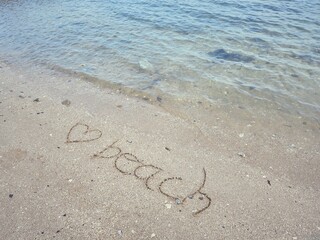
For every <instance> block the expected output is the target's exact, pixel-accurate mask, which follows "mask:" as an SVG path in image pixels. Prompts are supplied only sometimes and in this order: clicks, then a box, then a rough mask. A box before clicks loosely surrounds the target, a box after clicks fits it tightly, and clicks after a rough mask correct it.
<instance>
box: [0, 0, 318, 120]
mask: <svg viewBox="0 0 320 240" xmlns="http://www.w3.org/2000/svg"><path fill="white" fill-rule="evenodd" d="M319 16H320V2H319V1H318V0H310V1H300V0H290V1H285V0H277V1H275V0H270V1H262V0H242V1H235V0H227V1H222V0H218V1H213V0H204V1H199V0H190V1H173V0H165V1H145V0H140V1H139V0H127V1H124V0H122V1H121V0H120V1H119V0H118V1H103V0H96V1H93V0H82V1H74V0H68V1H62V0H57V1H47V0H37V1H31V0H12V1H10V0H0V57H1V58H3V59H7V60H9V61H12V62H14V63H18V64H34V65H39V66H44V67H52V66H57V67H58V68H60V69H61V68H62V69H65V70H67V71H70V72H73V71H76V72H82V73H85V74H88V75H89V76H93V77H96V78H99V79H101V80H103V81H108V82H112V83H120V84H123V85H125V86H128V87H131V88H133V89H136V90H141V91H145V92H148V93H150V94H153V95H155V96H157V95H161V96H164V95H166V94H167V95H171V96H174V97H175V98H177V99H192V100H196V101H200V100H201V101H209V102H218V103H222V102H223V103H224V104H235V103H239V104H247V105H248V106H249V105H250V104H252V103H251V102H250V99H259V101H260V100H261V102H265V103H268V102H272V103H276V104H277V106H278V107H280V108H282V109H284V110H286V111H289V112H294V113H296V112H297V113H299V114H302V115H307V116H311V117H314V118H317V119H320V47H319V46H320V45H319V42H320V17H319ZM229 92H232V93H233V94H229ZM221 99H222V100H221ZM244 99H246V100H244ZM248 99H249V100H248ZM242 100H243V103H241V102H242Z"/></svg>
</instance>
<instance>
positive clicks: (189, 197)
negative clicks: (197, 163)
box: [159, 168, 211, 215]
mask: <svg viewBox="0 0 320 240" xmlns="http://www.w3.org/2000/svg"><path fill="white" fill-rule="evenodd" d="M202 170H203V175H204V177H203V181H202V184H201V185H200V187H199V188H198V189H197V190H196V191H195V192H193V193H191V194H188V195H187V196H186V197H184V198H181V197H179V196H172V195H170V194H168V193H166V192H165V191H164V190H163V189H162V186H163V185H164V184H165V183H166V182H168V181H173V180H178V181H182V178H181V177H171V178H166V179H164V180H163V181H162V182H161V183H160V184H159V191H160V192H161V193H162V194H163V195H165V196H167V197H168V198H171V199H173V200H176V201H177V200H179V202H181V203H182V204H183V203H185V202H186V201H187V200H188V199H192V198H193V197H194V196H195V195H196V194H197V193H199V194H201V195H202V196H204V197H205V198H206V199H207V201H208V203H207V205H206V206H205V207H204V208H202V209H200V210H198V211H196V212H194V213H193V215H198V214H199V213H201V212H203V211H204V210H206V209H208V208H209V207H210V205H211V198H210V197H209V196H208V195H207V194H206V193H204V192H201V189H202V188H203V187H204V185H205V183H206V180H207V173H206V170H205V168H203V169H202Z"/></svg>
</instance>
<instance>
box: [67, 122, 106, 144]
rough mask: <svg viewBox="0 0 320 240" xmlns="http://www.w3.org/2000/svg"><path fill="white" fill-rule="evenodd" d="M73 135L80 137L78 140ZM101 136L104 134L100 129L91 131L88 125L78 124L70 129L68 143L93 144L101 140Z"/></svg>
mask: <svg viewBox="0 0 320 240" xmlns="http://www.w3.org/2000/svg"><path fill="white" fill-rule="evenodd" d="M77 133H78V134H77ZM73 135H78V138H77V136H73ZM79 135H80V136H79ZM101 136H102V132H101V131H100V130H99V129H90V127H89V125H87V124H82V123H77V124H76V125H74V126H73V127H72V128H70V130H69V132H68V135H67V141H66V143H80V142H91V141H94V140H97V139H99V138H101Z"/></svg>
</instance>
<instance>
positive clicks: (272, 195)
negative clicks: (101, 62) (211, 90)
mask: <svg viewBox="0 0 320 240" xmlns="http://www.w3.org/2000/svg"><path fill="white" fill-rule="evenodd" d="M0 91H1V92H0V190H1V191H0V192H1V195H0V222H1V228H0V236H1V239H53V238H54V239H314V240H315V239H320V217H319V216H320V201H319V197H320V194H319V189H320V182H319V181H320V178H319V176H320V175H319V170H320V165H319V160H320V153H319V151H320V147H319V146H320V137H319V136H320V134H319V124H318V123H317V122H316V121H313V120H310V119H304V118H302V117H300V116H290V115H287V114H285V113H283V112H282V111H273V110H270V109H264V110H261V111H256V112H252V111H249V110H248V111H247V110H245V109H243V108H239V107H238V106H232V107H228V106H219V105H214V106H212V105H204V104H202V103H198V105H197V104H193V105H188V104H185V103H181V104H180V105H179V104H178V105H177V106H175V107H171V108H170V106H171V104H172V103H170V102H166V101H165V100H163V101H161V102H156V101H155V102H154V101H153V102H152V101H149V100H144V99H141V98H135V97H132V96H128V95H126V94H124V93H122V91H121V90H117V89H99V88H97V87H96V86H94V85H93V84H90V83H87V82H85V81H82V80H81V79H78V78H75V77H71V76H67V75H63V74H59V73H50V72H42V73H41V72H39V71H38V72H37V71H36V72H34V73H32V71H26V70H24V69H20V68H17V67H14V66H11V65H8V64H6V63H4V62H1V63H0Z"/></svg>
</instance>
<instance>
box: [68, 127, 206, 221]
mask: <svg viewBox="0 0 320 240" xmlns="http://www.w3.org/2000/svg"><path fill="white" fill-rule="evenodd" d="M101 136H102V132H101V131H100V130H98V129H92V130H91V129H90V127H89V126H88V125H86V124H81V123H77V124H76V125H74V126H73V127H72V128H71V129H70V131H69V133H68V135H67V141H66V143H80V142H90V141H94V140H96V139H99V138H100V137H101ZM117 142H118V141H115V142H113V143H112V144H111V145H108V146H107V147H105V148H104V149H102V150H101V151H100V152H98V153H96V154H94V155H93V158H102V159H110V160H113V166H114V168H115V169H117V170H118V171H119V172H120V173H121V174H124V175H132V176H133V177H135V178H137V179H140V180H142V181H143V182H144V185H145V187H146V189H148V190H150V191H155V190H157V191H159V192H160V193H161V194H162V195H164V196H166V197H168V198H170V199H171V200H174V201H175V202H176V203H177V204H179V205H184V204H185V203H186V202H187V201H188V200H189V199H193V198H194V197H195V195H197V194H199V195H200V197H199V199H200V200H203V203H204V206H203V207H202V208H201V209H197V210H194V211H193V215H194V216H195V215H198V214H200V213H202V212H203V211H205V210H206V209H208V208H209V207H210V205H211V198H210V197H209V196H208V195H207V194H206V193H205V192H203V190H202V189H203V188H204V185H205V183H206V179H207V173H206V170H205V169H204V168H203V169H202V171H203V179H202V183H201V184H200V186H199V187H198V188H197V189H195V190H194V191H192V192H191V193H189V194H186V195H185V196H180V195H178V194H174V193H173V192H172V191H171V192H169V191H166V187H165V186H166V185H167V186H168V185H169V184H170V183H171V182H177V181H183V179H182V178H181V177H165V178H163V176H164V175H167V174H168V173H167V172H166V171H164V170H163V169H162V168H160V167H158V166H155V165H152V164H146V163H143V161H142V160H140V159H139V158H138V157H136V156H135V155H133V154H132V153H127V152H124V151H123V150H122V149H121V148H120V147H118V146H116V143H117ZM161 177H162V178H161ZM151 183H153V184H151ZM154 183H156V184H154ZM152 185H153V187H152Z"/></svg>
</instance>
